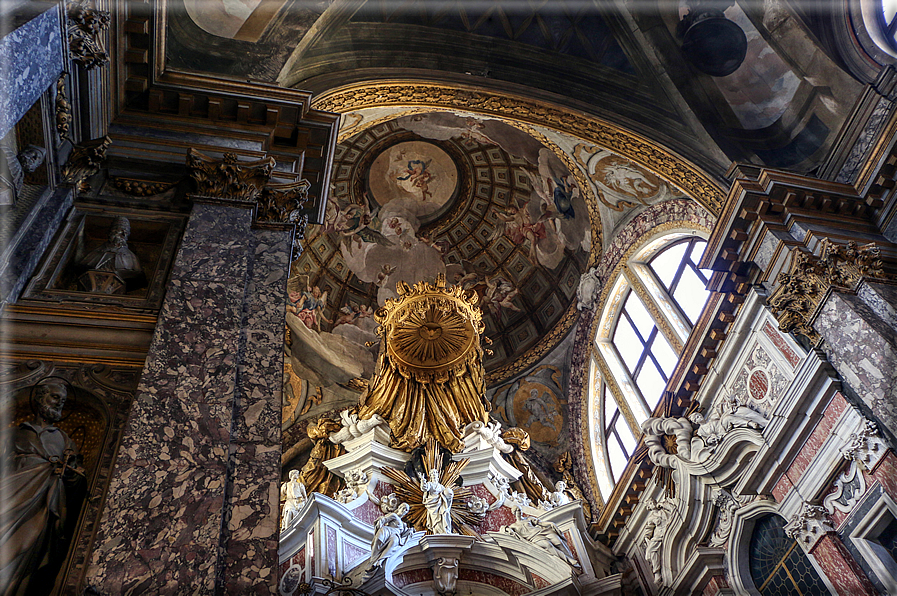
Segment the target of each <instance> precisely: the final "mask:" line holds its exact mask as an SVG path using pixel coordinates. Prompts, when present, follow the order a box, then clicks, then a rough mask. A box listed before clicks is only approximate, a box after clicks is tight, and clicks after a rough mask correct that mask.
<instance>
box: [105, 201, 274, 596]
mask: <svg viewBox="0 0 897 596" xmlns="http://www.w3.org/2000/svg"><path fill="white" fill-rule="evenodd" d="M252 214H253V213H252V210H251V209H247V208H241V207H240V206H231V205H227V204H196V205H195V206H194V209H193V212H192V214H191V216H190V220H189V222H188V225H187V230H186V231H185V234H184V239H183V242H182V245H181V247H180V250H179V252H178V256H177V259H176V261H175V264H174V267H173V270H172V273H171V278H170V282H169V285H168V290H167V294H166V297H165V302H164V304H163V306H162V310H161V312H160V315H159V320H158V323H157V326H156V330H155V335H154V337H153V342H152V345H151V347H150V351H149V355H148V356H147V362H146V367H145V368H144V371H143V376H142V377H141V381H140V385H139V387H138V391H137V396H136V399H135V401H134V406H133V409H132V411H131V414H130V419H129V422H128V426H127V429H126V431H125V434H124V438H123V440H122V444H121V447H120V449H119V455H118V461H117V463H116V466H115V470H114V472H113V478H112V481H111V483H110V486H109V490H108V493H107V496H106V503H105V506H104V512H103V516H102V521H101V524H100V528H99V531H98V533H97V537H96V541H95V543H94V551H93V554H92V557H91V561H90V568H89V571H88V578H89V579H88V584H89V585H91V586H93V587H94V588H95V589H97V590H98V591H99V592H100V593H102V594H108V595H112V594H116V595H117V594H163V595H164V594H185V593H190V594H275V593H276V584H277V543H278V513H279V511H278V507H279V501H278V486H279V480H280V410H281V389H282V387H281V383H282V381H281V379H282V369H283V363H282V358H283V336H284V332H283V325H284V323H283V320H284V309H285V301H284V294H285V290H286V280H287V274H288V268H289V259H290V245H291V240H292V239H291V232H290V231H286V230H282V229H281V230H277V229H255V228H253V227H252Z"/></svg>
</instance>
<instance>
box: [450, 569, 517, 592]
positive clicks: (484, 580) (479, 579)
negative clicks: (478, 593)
mask: <svg viewBox="0 0 897 596" xmlns="http://www.w3.org/2000/svg"><path fill="white" fill-rule="evenodd" d="M458 580H459V581H466V582H472V583H477V584H485V585H487V586H492V587H493V588H498V589H499V590H501V591H502V592H504V593H505V594H508V595H509V596H521V595H522V594H529V593H530V592H532V591H533V589H532V587H530V586H528V585H526V584H522V583H520V582H518V581H515V580H513V579H511V578H508V577H502V576H501V575H496V574H494V573H489V572H488V571H479V570H475V569H464V568H462V569H460V570H459V571H458Z"/></svg>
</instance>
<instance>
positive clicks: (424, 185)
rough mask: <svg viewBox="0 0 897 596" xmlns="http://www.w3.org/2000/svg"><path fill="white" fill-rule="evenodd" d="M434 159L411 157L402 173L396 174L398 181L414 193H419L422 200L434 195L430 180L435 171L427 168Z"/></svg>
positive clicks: (401, 185) (402, 186)
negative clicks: (424, 159) (430, 188)
mask: <svg viewBox="0 0 897 596" xmlns="http://www.w3.org/2000/svg"><path fill="white" fill-rule="evenodd" d="M432 161H433V160H432V159H430V160H427V161H423V160H420V159H409V160H408V165H407V167H406V168H405V171H404V172H402V175H401V176H396V182H397V183H398V185H399V186H400V187H401V188H403V189H404V190H406V191H408V192H409V193H412V194H419V195H420V198H421V200H422V201H426V200H427V197H428V196H429V197H432V196H433V193H431V192H430V190H429V182H430V180H431V179H432V178H433V173H432V172H430V171H429V170H427V167H428V166H429V165H430V162H432Z"/></svg>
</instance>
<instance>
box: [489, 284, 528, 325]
mask: <svg viewBox="0 0 897 596" xmlns="http://www.w3.org/2000/svg"><path fill="white" fill-rule="evenodd" d="M518 293H519V290H518V289H517V288H515V287H514V286H513V285H511V282H509V281H508V280H506V279H505V278H503V277H501V276H494V277H489V276H488V275H487V276H486V293H485V295H484V301H485V303H486V305H487V306H488V307H489V309H490V310H491V311H492V312H493V314H495V316H496V317H498V318H500V317H501V310H502V308H507V309H508V310H516V311H517V312H520V311H521V310H522V309H521V308H520V307H519V306H517V305H516V304H514V302H513V300H514V298H516V297H517V294H518Z"/></svg>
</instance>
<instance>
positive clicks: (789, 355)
mask: <svg viewBox="0 0 897 596" xmlns="http://www.w3.org/2000/svg"><path fill="white" fill-rule="evenodd" d="M763 333H765V334H766V337H768V338H769V339H770V340H772V343H773V345H775V347H776V348H778V350H779V352H781V353H782V356H784V357H785V360H787V361H788V364H790V365H791V367H792V368H794V367H795V366H797V363H798V362H800V356H798V355H797V353H796V352H795V351H794V350H792V349H791V346H789V345H788V342H787V341H785V338H784V337H782V334H781V333H779V332H778V330H777V329H776V328H775V327H773V326H772V325H771V324H770V323H769V322H768V321H767V322H766V323H765V324H764V325H763Z"/></svg>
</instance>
